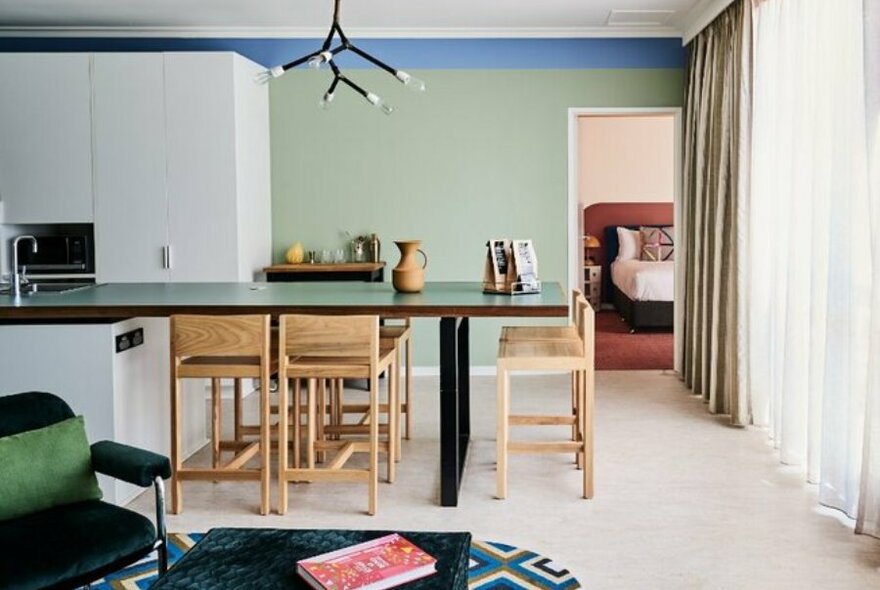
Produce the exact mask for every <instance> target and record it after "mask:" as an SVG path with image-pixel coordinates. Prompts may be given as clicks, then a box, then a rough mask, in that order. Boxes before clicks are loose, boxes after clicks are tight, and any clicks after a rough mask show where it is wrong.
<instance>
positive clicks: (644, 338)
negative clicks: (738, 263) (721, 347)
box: [569, 108, 681, 370]
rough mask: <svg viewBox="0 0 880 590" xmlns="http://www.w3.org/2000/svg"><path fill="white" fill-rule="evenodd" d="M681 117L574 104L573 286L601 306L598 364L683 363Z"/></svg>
mask: <svg viewBox="0 0 880 590" xmlns="http://www.w3.org/2000/svg"><path fill="white" fill-rule="evenodd" d="M680 120H681V111H680V109H678V108H652V109H570V110H569V170H570V174H569V216H570V218H569V236H570V252H569V260H570V270H569V284H572V285H579V286H580V288H582V289H583V290H584V293H585V295H586V296H587V298H588V299H590V302H591V304H592V305H593V307H594V309H596V312H597V314H596V368H597V369H598V370H658V369H660V370H662V369H677V365H678V363H677V358H676V352H677V350H678V348H679V347H678V346H677V345H676V342H677V341H676V336H677V334H676V330H675V328H676V325H678V324H679V321H680V318H679V317H678V314H677V313H676V305H675V301H676V299H677V295H678V293H677V284H679V283H680V281H678V280H677V278H678V277H677V275H678V273H679V272H680V271H681V269H679V268H677V266H676V263H675V225H676V223H675V220H676V218H677V206H676V203H677V201H678V197H679V194H680V187H681V174H680V166H681V161H680V153H681V150H680V148H681V132H680Z"/></svg>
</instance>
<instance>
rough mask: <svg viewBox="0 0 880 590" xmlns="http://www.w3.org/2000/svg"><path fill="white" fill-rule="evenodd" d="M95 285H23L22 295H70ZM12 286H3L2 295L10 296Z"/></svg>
mask: <svg viewBox="0 0 880 590" xmlns="http://www.w3.org/2000/svg"><path fill="white" fill-rule="evenodd" d="M95 286H96V284H95V283H58V282H52V283H48V282H47V283H40V282H36V283H28V284H27V285H22V287H21V294H22V295H38V294H46V295H52V294H54V295H60V294H61V293H70V292H72V291H82V290H83V289H91V288H92V287H95ZM10 290H11V289H10V286H9V285H3V286H2V287H0V294H3V295H9V293H10Z"/></svg>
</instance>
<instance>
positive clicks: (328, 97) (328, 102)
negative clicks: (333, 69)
mask: <svg viewBox="0 0 880 590" xmlns="http://www.w3.org/2000/svg"><path fill="white" fill-rule="evenodd" d="M335 97H336V95H335V94H333V93H332V92H325V93H324V97H323V98H322V99H321V101H320V102H319V103H318V106H319V107H321V108H322V109H324V110H325V111H326V110H328V109H329V108H330V107H332V106H333V99H334V98H335Z"/></svg>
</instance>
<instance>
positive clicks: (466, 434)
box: [458, 318, 471, 470]
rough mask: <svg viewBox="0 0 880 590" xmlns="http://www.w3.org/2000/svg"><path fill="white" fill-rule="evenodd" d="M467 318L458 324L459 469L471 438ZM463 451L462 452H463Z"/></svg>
mask: <svg viewBox="0 0 880 590" xmlns="http://www.w3.org/2000/svg"><path fill="white" fill-rule="evenodd" d="M468 328H469V326H468V318H461V321H460V323H459V325H458V438H459V441H461V442H460V449H459V452H460V453H461V470H464V454H465V453H464V452H466V451H467V448H468V443H469V442H470V439H471V354H470V347H469V344H470V334H469V330H468ZM463 451H464V452H463Z"/></svg>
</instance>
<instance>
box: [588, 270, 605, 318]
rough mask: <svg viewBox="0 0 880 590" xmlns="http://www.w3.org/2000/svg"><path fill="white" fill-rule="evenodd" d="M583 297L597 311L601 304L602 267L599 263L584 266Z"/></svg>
mask: <svg viewBox="0 0 880 590" xmlns="http://www.w3.org/2000/svg"><path fill="white" fill-rule="evenodd" d="M584 297H586V299H587V301H589V302H590V306H591V307H592V308H593V309H594V310H596V311H598V310H599V307H600V306H601V305H602V267H601V266H599V265H585V266H584Z"/></svg>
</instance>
